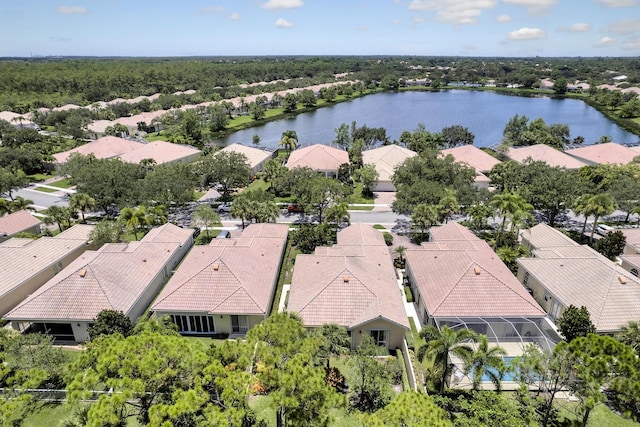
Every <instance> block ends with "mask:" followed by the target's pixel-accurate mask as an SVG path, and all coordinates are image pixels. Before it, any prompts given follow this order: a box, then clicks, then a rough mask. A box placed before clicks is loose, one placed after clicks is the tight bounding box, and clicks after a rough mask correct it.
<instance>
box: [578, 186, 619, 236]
mask: <svg viewBox="0 0 640 427" xmlns="http://www.w3.org/2000/svg"><path fill="white" fill-rule="evenodd" d="M615 208H616V205H615V201H614V200H613V197H611V195H610V194H608V193H601V194H596V195H595V196H592V197H591V198H590V199H589V201H588V202H587V204H586V205H585V207H584V214H585V216H587V217H589V216H593V225H592V227H591V236H590V237H589V242H591V243H592V242H593V234H594V233H595V231H596V228H597V227H598V219H600V218H601V217H603V216H605V215H609V214H611V213H612V212H613V211H614V210H615Z"/></svg>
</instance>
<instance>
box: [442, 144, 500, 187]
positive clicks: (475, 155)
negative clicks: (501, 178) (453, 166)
mask: <svg viewBox="0 0 640 427" xmlns="http://www.w3.org/2000/svg"><path fill="white" fill-rule="evenodd" d="M441 153H442V155H443V156H447V155H451V156H453V158H454V159H455V161H456V162H457V163H464V164H465V165H467V166H470V167H472V168H473V169H475V171H476V178H475V180H474V185H475V186H476V187H477V188H489V184H490V181H491V180H490V179H489V178H488V177H487V175H486V174H487V173H488V172H489V171H490V170H491V169H492V168H493V167H494V166H495V165H497V164H498V163H500V160H498V159H496V158H495V157H493V156H492V155H490V154H488V153H486V152H485V151H483V150H481V149H479V148H478V147H476V146H474V145H460V146H458V147H454V148H448V149H446V150H442V151H441Z"/></svg>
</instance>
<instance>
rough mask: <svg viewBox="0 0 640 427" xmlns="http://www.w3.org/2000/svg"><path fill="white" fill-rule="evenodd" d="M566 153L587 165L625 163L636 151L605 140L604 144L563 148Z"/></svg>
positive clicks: (631, 159)
mask: <svg viewBox="0 0 640 427" xmlns="http://www.w3.org/2000/svg"><path fill="white" fill-rule="evenodd" d="M565 153H567V154H568V155H570V156H572V157H575V158H577V159H578V160H581V161H583V162H585V163H586V164H588V165H594V164H595V165H599V164H603V163H610V164H618V165H626V164H628V163H631V162H632V161H633V158H634V157H636V156H637V155H638V153H637V152H636V151H634V150H632V149H631V148H629V147H625V146H624V145H620V144H616V143H615V142H607V143H605V144H592V145H585V146H584V147H579V148H572V149H570V150H565Z"/></svg>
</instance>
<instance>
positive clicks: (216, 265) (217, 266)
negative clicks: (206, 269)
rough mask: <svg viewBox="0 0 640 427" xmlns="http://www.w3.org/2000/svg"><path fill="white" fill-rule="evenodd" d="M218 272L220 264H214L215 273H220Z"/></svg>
mask: <svg viewBox="0 0 640 427" xmlns="http://www.w3.org/2000/svg"><path fill="white" fill-rule="evenodd" d="M218 270H220V264H218V263H215V264H213V271H218Z"/></svg>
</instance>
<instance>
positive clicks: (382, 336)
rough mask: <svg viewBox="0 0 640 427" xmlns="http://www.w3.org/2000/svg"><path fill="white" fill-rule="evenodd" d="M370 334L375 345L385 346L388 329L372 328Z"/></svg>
mask: <svg viewBox="0 0 640 427" xmlns="http://www.w3.org/2000/svg"><path fill="white" fill-rule="evenodd" d="M369 333H370V334H371V338H373V342H375V344H376V345H379V346H382V347H387V341H388V339H389V331H386V330H384V329H372V330H370V331H369Z"/></svg>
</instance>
